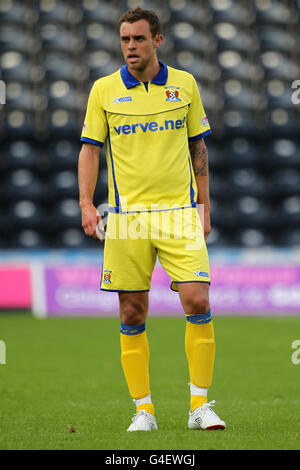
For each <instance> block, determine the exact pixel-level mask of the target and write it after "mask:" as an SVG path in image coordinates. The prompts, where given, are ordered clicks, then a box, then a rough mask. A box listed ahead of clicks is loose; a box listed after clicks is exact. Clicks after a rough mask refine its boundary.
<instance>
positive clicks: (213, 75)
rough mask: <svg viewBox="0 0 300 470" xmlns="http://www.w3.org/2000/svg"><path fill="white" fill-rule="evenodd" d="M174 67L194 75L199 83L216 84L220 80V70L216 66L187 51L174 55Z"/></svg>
mask: <svg viewBox="0 0 300 470" xmlns="http://www.w3.org/2000/svg"><path fill="white" fill-rule="evenodd" d="M174 57H175V60H174V67H175V68H176V67H177V68H181V69H183V70H187V71H189V72H190V73H192V74H193V75H194V77H195V78H196V80H199V82H200V83H204V82H206V83H210V84H212V85H213V84H214V83H218V82H219V80H220V78H221V70H220V68H219V67H218V65H217V64H215V63H212V62H210V61H209V60H207V59H205V58H202V57H199V55H198V54H196V53H192V52H190V51H189V50H183V51H180V52H176V53H175V54H174Z"/></svg>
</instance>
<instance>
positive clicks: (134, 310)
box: [120, 301, 146, 325]
mask: <svg viewBox="0 0 300 470" xmlns="http://www.w3.org/2000/svg"><path fill="white" fill-rule="evenodd" d="M120 317H121V322H122V323H124V325H138V324H140V323H144V322H145V320H146V312H145V307H144V305H143V303H141V302H138V301H127V302H123V303H122V304H121V308H120Z"/></svg>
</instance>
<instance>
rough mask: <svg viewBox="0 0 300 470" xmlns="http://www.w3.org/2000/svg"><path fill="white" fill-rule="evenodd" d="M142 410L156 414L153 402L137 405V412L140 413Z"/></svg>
mask: <svg viewBox="0 0 300 470" xmlns="http://www.w3.org/2000/svg"><path fill="white" fill-rule="evenodd" d="M140 410H145V411H147V413H151V414H152V415H154V406H153V403H143V404H142V405H139V406H137V407H136V412H137V413H138V412H139V411H140Z"/></svg>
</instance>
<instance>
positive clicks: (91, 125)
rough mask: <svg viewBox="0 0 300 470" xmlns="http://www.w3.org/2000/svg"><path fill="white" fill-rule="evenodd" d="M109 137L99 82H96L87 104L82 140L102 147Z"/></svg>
mask: <svg viewBox="0 0 300 470" xmlns="http://www.w3.org/2000/svg"><path fill="white" fill-rule="evenodd" d="M106 137H107V121H106V116H105V112H104V110H103V107H102V104H101V97H100V90H99V84H97V82H95V83H94V85H93V87H92V89H91V92H90V95H89V99H88V104H87V110H86V115H85V119H84V124H83V127H82V133H81V139H80V140H81V142H87V143H89V144H94V145H98V146H99V147H102V146H103V144H104V142H105V140H106Z"/></svg>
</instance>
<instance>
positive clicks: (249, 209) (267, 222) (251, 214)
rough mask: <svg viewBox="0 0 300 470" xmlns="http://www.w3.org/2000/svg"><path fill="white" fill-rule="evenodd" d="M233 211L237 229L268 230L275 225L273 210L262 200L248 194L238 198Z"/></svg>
mask: <svg viewBox="0 0 300 470" xmlns="http://www.w3.org/2000/svg"><path fill="white" fill-rule="evenodd" d="M231 210H232V213H233V217H234V218H235V223H236V226H237V227H240V228H247V227H248V228H249V227H252V228H253V227H255V228H263V227H264V228H267V227H271V226H272V225H273V221H274V220H273V219H274V216H273V211H272V208H271V207H270V205H269V204H268V203H267V202H266V201H265V200H264V199H262V198H258V197H252V196H249V195H248V194H247V195H245V196H243V197H240V198H236V199H234V201H233V202H232V205H231Z"/></svg>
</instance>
